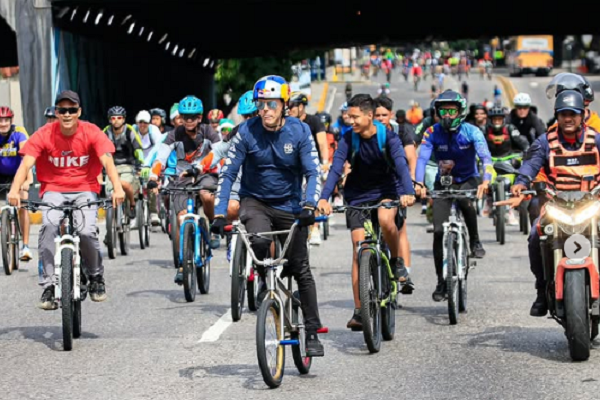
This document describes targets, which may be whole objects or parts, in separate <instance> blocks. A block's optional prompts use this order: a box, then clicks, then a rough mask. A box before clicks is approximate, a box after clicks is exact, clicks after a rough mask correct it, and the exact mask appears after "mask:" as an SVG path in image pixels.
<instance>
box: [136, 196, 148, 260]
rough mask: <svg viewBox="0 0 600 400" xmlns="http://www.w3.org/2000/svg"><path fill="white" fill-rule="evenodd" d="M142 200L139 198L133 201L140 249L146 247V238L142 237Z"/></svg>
mask: <svg viewBox="0 0 600 400" xmlns="http://www.w3.org/2000/svg"><path fill="white" fill-rule="evenodd" d="M143 203H144V202H143V201H142V200H139V199H138V201H137V202H136V203H135V219H136V220H137V225H138V226H137V231H138V238H139V239H140V249H142V250H144V249H145V248H146V238H144V232H145V230H144V223H145V218H144V204H143Z"/></svg>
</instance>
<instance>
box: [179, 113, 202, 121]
mask: <svg viewBox="0 0 600 400" xmlns="http://www.w3.org/2000/svg"><path fill="white" fill-rule="evenodd" d="M180 116H181V118H182V119H183V120H184V121H195V120H197V119H198V118H200V115H198V114H181V115H180Z"/></svg>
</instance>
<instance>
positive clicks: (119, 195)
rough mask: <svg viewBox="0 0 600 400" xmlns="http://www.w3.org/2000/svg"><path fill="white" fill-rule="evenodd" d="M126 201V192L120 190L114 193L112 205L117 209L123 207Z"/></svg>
mask: <svg viewBox="0 0 600 400" xmlns="http://www.w3.org/2000/svg"><path fill="white" fill-rule="evenodd" d="M124 201H125V191H123V189H122V188H121V189H119V190H116V189H115V191H114V192H113V194H112V204H113V207H114V208H117V206H119V205H121V204H122V203H123V202H124Z"/></svg>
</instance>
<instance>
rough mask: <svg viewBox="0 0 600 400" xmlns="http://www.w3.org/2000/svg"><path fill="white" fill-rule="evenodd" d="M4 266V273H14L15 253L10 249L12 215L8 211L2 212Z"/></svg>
mask: <svg viewBox="0 0 600 400" xmlns="http://www.w3.org/2000/svg"><path fill="white" fill-rule="evenodd" d="M1 240H2V243H1V244H2V264H3V265H4V273H5V274H6V275H11V274H12V273H13V261H12V257H13V252H12V249H11V248H10V214H9V211H8V210H4V211H2V234H1Z"/></svg>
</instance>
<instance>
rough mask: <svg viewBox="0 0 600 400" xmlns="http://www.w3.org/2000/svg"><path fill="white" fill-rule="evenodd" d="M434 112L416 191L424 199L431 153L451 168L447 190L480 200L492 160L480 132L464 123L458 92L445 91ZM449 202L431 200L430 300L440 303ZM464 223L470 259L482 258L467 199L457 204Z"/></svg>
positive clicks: (437, 184) (474, 216)
mask: <svg viewBox="0 0 600 400" xmlns="http://www.w3.org/2000/svg"><path fill="white" fill-rule="evenodd" d="M434 108H435V113H436V114H437V116H438V117H439V118H440V122H438V123H436V124H435V125H433V126H431V127H430V128H428V129H427V131H425V133H424V135H423V140H422V142H421V149H420V153H419V159H418V160H417V171H416V179H415V180H416V181H417V182H419V185H421V186H419V185H418V187H417V191H420V192H421V197H426V195H427V190H426V188H425V186H424V185H423V181H424V178H425V167H426V166H427V162H428V161H429V159H430V157H431V154H432V153H433V154H435V159H436V160H438V162H439V164H438V165H440V166H441V165H451V166H452V167H450V168H449V171H448V172H449V173H445V174H449V175H450V176H451V177H452V185H451V186H450V188H451V189H462V190H466V189H477V197H478V198H479V199H481V198H482V197H483V195H484V194H485V193H486V192H487V189H488V186H489V183H490V180H491V178H492V172H493V166H492V157H491V155H490V151H489V149H488V146H487V143H486V140H485V138H484V136H483V133H482V132H481V130H479V129H478V128H477V127H475V126H473V125H471V124H469V123H464V120H465V117H466V116H467V111H468V110H467V102H466V100H465V99H464V97H462V96H461V95H460V94H459V93H457V92H455V91H453V90H446V91H445V92H443V93H442V94H441V95H439V97H438V98H437V99H436V100H435V101H434ZM477 157H479V159H480V160H481V161H482V163H483V169H484V176H483V183H482V182H481V177H480V173H479V170H478V168H477ZM440 175H441V171H438V174H437V176H436V179H435V183H434V189H436V190H439V189H442V188H443V187H442V185H441V182H440ZM451 205H452V202H451V200H449V199H434V201H433V258H434V262H435V271H436V274H437V278H438V283H437V286H436V288H435V291H434V292H433V295H432V297H433V300H434V301H442V300H444V298H445V296H446V286H445V281H444V279H443V276H442V264H443V248H444V245H443V243H442V242H443V236H444V228H443V224H444V222H446V221H447V220H448V218H449V216H450V209H451ZM458 205H459V207H460V209H461V211H462V214H463V217H464V220H465V224H466V225H467V229H468V231H469V240H470V247H471V253H472V256H473V257H474V258H483V257H484V256H485V250H484V249H483V245H482V244H481V241H480V240H479V231H478V227H477V210H476V209H475V206H474V205H473V203H472V202H471V201H470V200H467V199H464V200H460V201H459V202H458Z"/></svg>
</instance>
